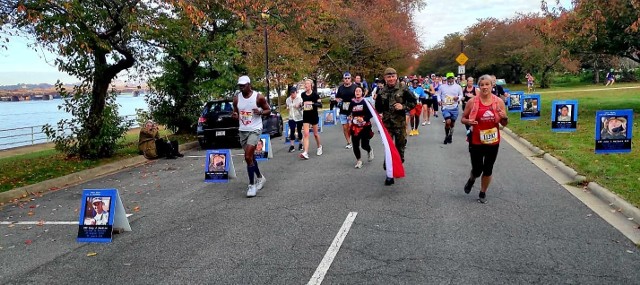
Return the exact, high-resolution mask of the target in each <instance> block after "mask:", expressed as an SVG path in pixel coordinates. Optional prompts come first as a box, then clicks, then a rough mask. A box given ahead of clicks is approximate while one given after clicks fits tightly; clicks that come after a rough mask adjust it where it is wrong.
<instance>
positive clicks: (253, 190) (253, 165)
mask: <svg viewBox="0 0 640 285" xmlns="http://www.w3.org/2000/svg"><path fill="white" fill-rule="evenodd" d="M238 89H240V92H241V94H238V95H236V96H235V97H233V114H232V115H231V116H232V117H233V118H234V119H236V120H240V127H239V128H238V131H239V134H240V144H241V145H242V149H243V150H244V160H245V162H247V174H248V175H249V187H248V189H247V197H248V198H251V197H255V196H256V194H257V192H258V190H261V189H262V187H264V183H265V182H266V181H267V178H265V177H264V175H262V174H261V173H260V169H259V168H258V161H257V160H256V158H255V155H254V153H255V151H256V146H257V145H258V141H259V140H260V135H261V134H262V116H269V115H270V114H271V107H269V103H267V99H266V98H265V97H264V96H262V94H260V93H258V92H256V91H253V90H251V80H250V79H249V76H246V75H244V76H240V78H238ZM256 175H257V176H258V179H257V180H258V181H255V178H254V177H255V176H256ZM254 182H255V183H254Z"/></svg>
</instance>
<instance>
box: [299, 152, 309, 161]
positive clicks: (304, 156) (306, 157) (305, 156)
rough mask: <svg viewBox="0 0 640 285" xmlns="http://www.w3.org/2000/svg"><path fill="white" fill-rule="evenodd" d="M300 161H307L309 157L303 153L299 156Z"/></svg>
mask: <svg viewBox="0 0 640 285" xmlns="http://www.w3.org/2000/svg"><path fill="white" fill-rule="evenodd" d="M299 157H300V158H301V159H309V155H308V154H307V153H306V152H303V153H301V154H300V155H299Z"/></svg>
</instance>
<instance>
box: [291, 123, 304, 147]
mask: <svg viewBox="0 0 640 285" xmlns="http://www.w3.org/2000/svg"><path fill="white" fill-rule="evenodd" d="M296 130H297V131H298V141H300V142H302V121H298V122H296V121H294V120H289V139H290V140H295V139H296V133H295V132H296Z"/></svg>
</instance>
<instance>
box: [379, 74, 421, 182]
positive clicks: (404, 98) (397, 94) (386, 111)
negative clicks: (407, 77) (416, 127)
mask: <svg viewBox="0 0 640 285" xmlns="http://www.w3.org/2000/svg"><path fill="white" fill-rule="evenodd" d="M384 81H385V85H384V88H382V90H380V91H378V94H377V96H376V104H375V107H376V111H377V112H378V113H379V114H380V115H381V116H382V123H383V124H384V126H385V128H387V131H389V135H391V138H393V140H394V144H395V146H396V148H397V149H398V152H399V153H400V157H401V158H402V162H404V149H405V146H406V145H407V139H406V135H407V133H406V128H407V121H406V114H407V112H409V110H411V109H413V108H414V107H415V106H416V104H417V100H416V98H415V97H414V96H413V94H411V92H409V90H407V89H406V88H402V87H401V86H400V82H398V74H397V73H396V70H395V69H393V68H391V67H389V68H387V69H385V70H384ZM393 183H394V180H393V177H387V180H386V181H385V185H391V184H393Z"/></svg>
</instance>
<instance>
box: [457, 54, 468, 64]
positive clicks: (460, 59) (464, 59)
mask: <svg viewBox="0 0 640 285" xmlns="http://www.w3.org/2000/svg"><path fill="white" fill-rule="evenodd" d="M467 60H469V58H468V57H467V56H466V55H465V54H464V53H462V52H461V53H460V55H458V57H456V61H457V62H458V64H460V65H464V64H465V63H467Z"/></svg>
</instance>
